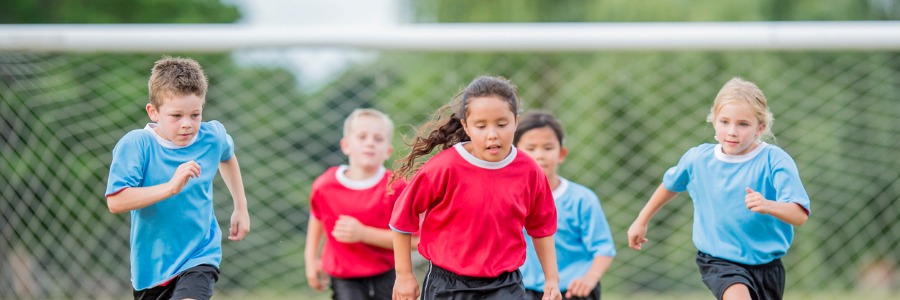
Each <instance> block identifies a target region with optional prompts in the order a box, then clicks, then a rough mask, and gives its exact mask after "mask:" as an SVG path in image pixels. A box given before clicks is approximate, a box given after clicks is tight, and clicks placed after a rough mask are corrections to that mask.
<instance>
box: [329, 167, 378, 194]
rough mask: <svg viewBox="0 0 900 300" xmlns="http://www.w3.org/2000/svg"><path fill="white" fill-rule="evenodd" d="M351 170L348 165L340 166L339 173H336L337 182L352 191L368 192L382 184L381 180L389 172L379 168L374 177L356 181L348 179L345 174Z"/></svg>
mask: <svg viewBox="0 0 900 300" xmlns="http://www.w3.org/2000/svg"><path fill="white" fill-rule="evenodd" d="M349 169H350V166H348V165H340V166H338V169H337V172H335V173H334V175H335V177H336V178H337V181H338V182H340V183H341V185H343V186H344V187H345V188H348V189H352V190H366V189H370V188H372V187H374V186H375V185H376V184H378V183H379V182H381V179H382V178H384V173H385V172H387V169H385V167H384V166H380V167H378V171H375V175H372V177H369V178H366V179H363V180H355V179H351V178H350V177H347V175H346V174H344V172H347V170H349Z"/></svg>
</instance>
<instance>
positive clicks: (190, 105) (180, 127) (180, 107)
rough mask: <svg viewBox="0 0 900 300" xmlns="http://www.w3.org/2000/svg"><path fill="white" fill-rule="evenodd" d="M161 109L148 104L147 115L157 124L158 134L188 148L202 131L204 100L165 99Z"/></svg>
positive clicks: (180, 96) (195, 96)
mask: <svg viewBox="0 0 900 300" xmlns="http://www.w3.org/2000/svg"><path fill="white" fill-rule="evenodd" d="M161 100H162V101H160V103H161V104H160V106H159V107H154V106H153V105H152V104H149V103H148V104H147V115H149V116H150V120H151V121H153V122H156V124H157V126H156V133H157V134H159V136H161V137H162V138H163V139H165V140H167V141H171V142H173V143H175V145H178V146H187V145H188V144H190V142H191V140H193V139H194V136H196V135H197V132H198V131H199V130H200V121H201V120H202V118H203V98H200V97H199V96H197V95H194V94H190V95H177V96H168V97H163V99H161Z"/></svg>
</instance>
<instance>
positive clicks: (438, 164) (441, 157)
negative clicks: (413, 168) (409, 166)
mask: <svg viewBox="0 0 900 300" xmlns="http://www.w3.org/2000/svg"><path fill="white" fill-rule="evenodd" d="M461 160H462V156H460V155H459V153H457V152H456V149H455V148H453V147H450V148H447V149H444V150H441V152H438V153H437V154H435V155H434V156H432V157H431V158H429V159H428V160H427V161H425V164H423V165H422V168H421V169H420V170H419V171H428V172H430V171H434V170H435V169H443V168H446V167H450V166H454V165H457V164H458V163H460V161H461Z"/></svg>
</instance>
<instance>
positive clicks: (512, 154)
mask: <svg viewBox="0 0 900 300" xmlns="http://www.w3.org/2000/svg"><path fill="white" fill-rule="evenodd" d="M466 143H469V142H460V143H456V145H453V148H454V149H456V152H457V153H459V155H460V156H462V158H463V159H465V160H466V161H467V162H469V163H470V164H473V165H475V166H476V167H479V168H483V169H489V170H496V169H500V168H503V167H505V166H507V165H509V164H510V163H512V161H513V160H514V159H516V152H517V151H516V146H511V148H510V149H511V151H509V155H507V156H506V158H504V159H503V160H501V161H486V160H482V159H480V158H477V157H475V155H472V153H469V151H467V150H466V147H464V146H463V145H465V144H466Z"/></svg>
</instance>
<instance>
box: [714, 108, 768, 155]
mask: <svg viewBox="0 0 900 300" xmlns="http://www.w3.org/2000/svg"><path fill="white" fill-rule="evenodd" d="M713 121H714V122H715V123H714V124H713V127H714V128H715V129H716V140H718V141H719V144H721V145H722V151H724V152H725V154H730V155H742V154H747V153H749V152H750V151H752V150H753V149H754V148H756V145H757V143H758V142H757V140H758V138H759V135H760V134H761V133H762V132H763V130H765V129H766V125H765V124H762V123H760V122H759V120H757V119H756V116H755V115H754V114H753V108H752V107H750V104H747V103H742V102H736V103H729V104H725V105H723V106H722V108H721V109H719V112H718V113H716V116H715V119H714V120H713Z"/></svg>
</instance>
